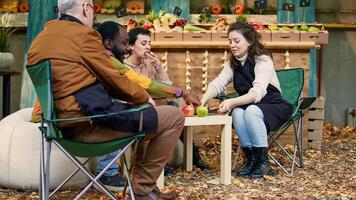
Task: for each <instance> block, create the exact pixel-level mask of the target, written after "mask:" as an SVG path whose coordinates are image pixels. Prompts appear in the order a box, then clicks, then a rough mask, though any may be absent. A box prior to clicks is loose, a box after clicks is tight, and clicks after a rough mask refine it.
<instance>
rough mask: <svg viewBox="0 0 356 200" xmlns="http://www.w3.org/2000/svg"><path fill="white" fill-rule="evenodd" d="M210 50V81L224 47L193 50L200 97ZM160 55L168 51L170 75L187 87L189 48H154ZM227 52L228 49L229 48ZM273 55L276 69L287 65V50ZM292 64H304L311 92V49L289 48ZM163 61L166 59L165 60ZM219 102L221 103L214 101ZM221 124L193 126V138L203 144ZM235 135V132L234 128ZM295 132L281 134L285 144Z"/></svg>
mask: <svg viewBox="0 0 356 200" xmlns="http://www.w3.org/2000/svg"><path fill="white" fill-rule="evenodd" d="M205 50H207V51H208V52H209V67H208V82H211V81H212V80H213V79H214V78H215V77H216V76H217V75H218V73H219V72H220V71H221V69H222V64H223V63H224V61H223V59H222V57H223V56H224V52H225V50H223V49H191V50H189V51H190V56H191V68H192V70H191V74H192V75H191V80H192V84H191V86H192V91H193V92H195V93H196V94H197V95H199V96H200V97H201V96H202V95H203V92H202V87H203V84H202V81H203V79H202V74H203V70H202V68H203V60H204V55H203V54H204V52H205ZM153 51H154V52H156V53H157V54H158V56H159V57H160V58H162V56H163V55H164V53H165V51H167V52H168V71H167V72H168V75H169V77H170V79H171V81H172V82H173V84H174V85H175V86H178V87H182V88H185V73H186V62H185V60H186V58H187V57H186V50H185V49H154V50H153ZM227 51H228V50H227ZM271 51H272V54H273V62H274V65H275V68H276V69H284V67H285V64H286V62H285V53H286V51H285V50H271ZM289 55H290V67H291V68H294V67H301V68H303V69H304V70H305V82H304V90H303V94H304V95H305V96H307V95H308V93H309V49H304V50H289ZM162 62H163V61H162ZM228 91H233V87H232V85H229V87H228ZM215 103H218V102H215ZM306 126H307V117H305V120H304V133H305V141H307V137H306V136H307V134H306V133H307V132H308V131H307V130H308V129H307V127H306ZM220 129H221V127H208V126H205V127H196V128H195V129H194V133H195V134H194V140H195V142H196V143H197V144H201V143H202V141H204V138H206V137H211V136H214V135H217V134H218V133H219V131H220ZM233 134H235V131H234V130H233ZM292 139H293V135H292V131H291V129H290V130H288V132H287V134H285V135H284V136H282V137H281V141H282V143H284V144H286V143H292V141H293V140H292Z"/></svg>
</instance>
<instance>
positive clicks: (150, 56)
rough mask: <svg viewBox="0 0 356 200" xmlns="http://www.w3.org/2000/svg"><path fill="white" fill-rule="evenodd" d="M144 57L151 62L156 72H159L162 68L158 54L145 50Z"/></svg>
mask: <svg viewBox="0 0 356 200" xmlns="http://www.w3.org/2000/svg"><path fill="white" fill-rule="evenodd" d="M145 55H146V59H147V60H148V61H149V62H150V63H151V64H152V66H153V67H154V68H155V70H156V72H157V73H158V72H160V71H161V69H162V65H161V62H160V60H159V58H158V56H157V55H156V54H155V53H153V52H151V51H148V52H146V54H145Z"/></svg>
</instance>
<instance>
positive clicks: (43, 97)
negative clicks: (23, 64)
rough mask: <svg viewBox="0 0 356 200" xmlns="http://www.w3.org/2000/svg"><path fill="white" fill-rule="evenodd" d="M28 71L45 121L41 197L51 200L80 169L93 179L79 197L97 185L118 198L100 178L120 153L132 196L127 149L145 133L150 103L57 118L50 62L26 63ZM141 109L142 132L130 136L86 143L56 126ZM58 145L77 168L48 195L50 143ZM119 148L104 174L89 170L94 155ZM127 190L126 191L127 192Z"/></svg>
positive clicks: (43, 124) (42, 129)
mask: <svg viewBox="0 0 356 200" xmlns="http://www.w3.org/2000/svg"><path fill="white" fill-rule="evenodd" d="M26 69H27V71H28V73H29V75H30V78H31V80H32V83H33V85H34V87H35V90H36V94H37V97H38V99H39V101H40V104H41V107H42V113H43V114H42V120H41V126H40V130H41V133H42V137H41V151H40V154H41V155H40V187H39V196H40V199H49V198H50V197H52V196H53V194H54V193H55V192H56V191H58V190H59V189H60V188H61V187H62V186H63V185H64V184H65V183H67V182H68V181H69V180H70V179H71V178H72V177H73V176H74V175H75V174H76V173H77V172H78V171H79V170H81V171H82V172H83V173H84V174H86V175H87V176H88V177H89V179H90V180H91V182H90V183H89V184H88V185H87V186H86V187H85V189H83V190H82V192H81V193H80V194H79V195H78V196H77V197H76V199H79V198H80V197H81V196H83V195H84V194H85V192H86V191H87V190H89V189H90V187H92V186H93V185H96V186H97V187H98V188H100V189H101V190H102V191H103V192H104V193H106V194H107V195H108V196H109V197H110V198H111V199H116V197H115V195H114V194H113V193H112V192H110V191H109V190H108V189H107V188H105V186H104V185H103V184H101V183H100V182H99V181H98V180H99V178H100V177H101V176H102V175H103V174H104V172H105V171H106V170H107V169H108V168H109V167H110V165H111V164H112V163H114V162H115V161H116V160H117V159H118V158H119V157H120V156H123V158H124V170H125V172H126V176H127V183H128V187H129V190H130V194H131V197H132V198H134V195H133V187H132V184H131V181H130V173H131V168H130V167H128V166H127V162H128V161H127V160H126V158H125V155H124V152H125V151H126V150H127V149H129V147H130V145H132V144H134V143H135V142H136V141H137V140H139V139H142V138H143V137H144V136H145V133H144V132H142V125H143V112H142V111H143V110H144V109H145V108H148V107H149V105H147V104H145V105H142V106H140V107H138V108H135V109H129V110H125V111H120V112H116V113H109V114H103V115H95V116H87V117H81V118H66V119H56V113H55V110H54V100H53V94H52V81H51V62H50V61H49V60H44V61H41V62H40V63H37V64H35V65H30V66H27V68H26ZM138 111H140V113H141V114H140V122H139V132H138V133H135V134H133V135H132V136H129V137H124V138H120V139H117V140H113V141H109V142H101V143H83V142H75V141H71V140H67V139H65V138H63V136H62V133H61V131H60V130H59V129H58V128H57V122H63V121H75V120H89V119H93V118H98V117H109V116H112V115H119V114H123V113H129V112H138ZM52 143H53V144H55V145H56V146H57V147H58V148H59V149H60V150H61V151H62V152H63V153H64V154H65V155H66V156H67V157H68V158H69V159H70V160H71V161H72V162H73V163H74V164H75V165H76V166H77V167H78V169H76V170H75V171H74V172H73V173H72V174H70V175H69V176H68V177H67V178H66V179H65V180H64V181H63V182H62V183H61V184H60V185H59V186H58V187H57V188H56V189H55V190H53V191H52V193H51V194H49V179H50V160H51V159H50V156H51V145H52ZM45 144H47V151H46V155H45ZM117 150H118V151H119V154H118V155H117V156H116V157H115V159H114V160H112V161H111V162H110V163H109V164H108V165H107V166H106V167H105V168H104V169H103V171H102V172H101V173H99V174H98V175H97V176H94V175H93V174H92V173H91V172H90V171H89V170H87V169H86V167H85V164H86V163H87V162H88V161H89V160H90V158H92V157H97V156H101V155H105V154H108V153H110V152H113V151H117ZM76 157H86V158H88V159H87V160H86V161H85V162H83V163H82V162H80V161H79V160H78V159H77V158H76ZM124 193H125V192H124Z"/></svg>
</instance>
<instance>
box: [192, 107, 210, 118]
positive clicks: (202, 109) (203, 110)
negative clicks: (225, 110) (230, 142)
mask: <svg viewBox="0 0 356 200" xmlns="http://www.w3.org/2000/svg"><path fill="white" fill-rule="evenodd" d="M195 112H196V113H197V115H198V116H199V117H206V116H207V115H208V107H205V106H199V107H197V109H196V110H195Z"/></svg>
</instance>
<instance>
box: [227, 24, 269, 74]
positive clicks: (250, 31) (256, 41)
mask: <svg viewBox="0 0 356 200" xmlns="http://www.w3.org/2000/svg"><path fill="white" fill-rule="evenodd" d="M232 31H237V32H239V33H241V34H242V35H243V36H244V38H245V39H246V40H247V41H248V42H249V43H250V44H251V45H250V47H249V49H248V59H251V61H253V63H254V62H255V58H256V57H258V56H261V55H267V56H270V57H271V58H272V54H271V52H270V51H268V50H267V49H265V48H264V46H263V45H262V44H261V42H260V39H261V34H260V33H258V32H257V31H256V30H255V29H254V28H253V27H252V26H251V25H250V24H248V23H244V22H236V23H233V24H231V25H230V27H229V29H228V32H227V33H228V35H229V34H230V33H231V32H232ZM230 66H231V67H232V68H233V69H236V68H238V67H239V66H241V64H240V61H238V60H237V59H236V58H235V56H234V55H233V54H232V53H231V52H230Z"/></svg>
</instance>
